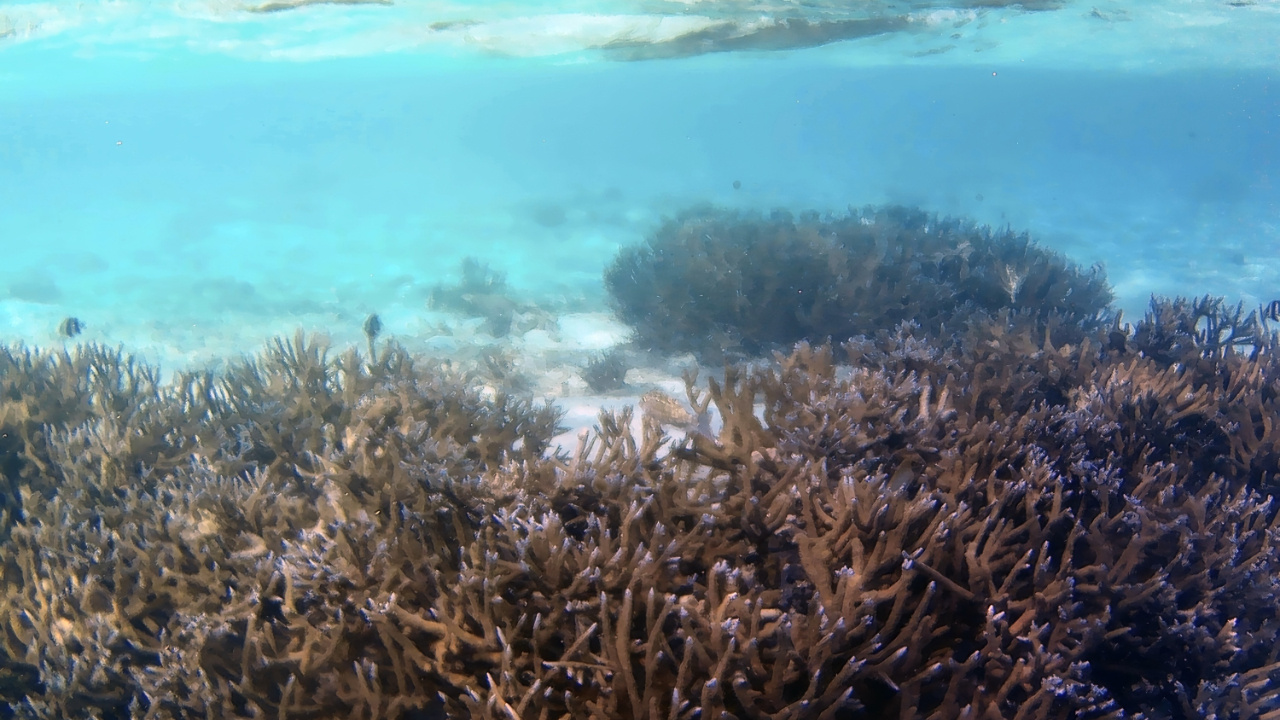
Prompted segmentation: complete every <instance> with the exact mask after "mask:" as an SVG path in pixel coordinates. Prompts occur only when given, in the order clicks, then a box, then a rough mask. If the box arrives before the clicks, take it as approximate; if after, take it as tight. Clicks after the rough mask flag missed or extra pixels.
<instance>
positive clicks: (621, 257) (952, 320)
mask: <svg viewBox="0 0 1280 720" xmlns="http://www.w3.org/2000/svg"><path fill="white" fill-rule="evenodd" d="M605 286H606V288H607V289H608V291H609V294H610V297H611V299H612V301H613V306H614V309H615V311H616V312H617V314H618V316H619V317H620V318H621V319H622V320H623V321H624V322H626V323H627V324H629V325H631V326H632V327H633V328H635V332H636V338H635V341H636V343H637V344H638V345H640V346H642V347H647V348H649V349H652V350H656V351H659V352H664V353H682V352H693V353H695V354H697V355H698V356H699V357H700V359H702V360H703V361H706V362H711V363H718V362H719V361H720V360H721V359H722V358H724V357H726V356H727V357H729V358H731V359H732V358H737V357H741V356H743V355H745V356H758V355H760V354H762V353H765V352H767V351H769V350H772V349H778V348H785V347H788V346H790V345H791V344H792V343H795V342H799V341H801V340H809V341H817V340H821V339H824V338H830V339H834V340H835V341H837V342H840V341H843V340H846V339H848V338H850V337H853V336H855V335H861V334H867V333H874V332H876V331H877V330H881V329H888V328H892V327H894V326H895V325H897V324H898V323H900V322H904V321H908V320H910V321H913V322H916V323H918V324H920V325H921V326H923V327H924V328H925V329H927V330H928V331H930V332H933V333H938V332H941V331H942V329H943V326H944V325H946V326H948V327H958V326H960V325H962V324H963V323H964V322H965V320H966V318H967V317H968V316H969V315H971V314H973V313H978V312H991V311H995V310H999V309H1002V308H1010V309H1014V310H1030V311H1033V312H1035V313H1036V314H1038V315H1042V316H1045V315H1048V314H1049V313H1050V312H1055V313H1059V314H1063V315H1066V316H1067V317H1069V318H1071V319H1073V320H1077V321H1085V320H1088V319H1092V318H1095V317H1096V316H1099V315H1100V314H1101V313H1104V312H1105V311H1106V309H1107V306H1108V304H1109V303H1110V302H1111V291H1110V289H1109V287H1108V286H1107V284H1106V280H1105V278H1104V276H1103V273H1102V271H1101V269H1100V268H1097V267H1095V268H1092V269H1091V270H1088V271H1081V270H1080V269H1079V268H1077V267H1075V266H1074V265H1072V264H1070V263H1068V262H1067V261H1066V260H1065V259H1064V258H1062V257H1061V256H1058V255H1056V254H1054V253H1052V252H1050V251H1048V250H1045V249H1043V248H1040V247H1038V246H1037V245H1035V244H1034V243H1032V242H1031V241H1030V239H1029V238H1028V237H1027V236H1026V235H1025V234H1023V235H1020V234H1015V233H1013V232H1010V231H998V232H997V231H992V230H990V229H987V228H981V227H977V226H974V225H972V224H969V223H966V222H964V221H961V220H954V219H940V218H937V217H934V216H931V215H929V214H927V213H924V212H922V211H919V210H912V209H908V208H902V207H888V208H878V209H871V208H868V209H865V210H862V211H858V212H852V211H851V212H850V213H849V214H848V215H846V216H842V217H820V216H818V215H817V214H815V213H809V214H804V215H801V216H800V217H798V218H797V217H794V216H792V215H791V214H789V213H786V212H775V213H773V214H772V215H771V216H769V217H760V216H756V215H751V214H746V213H737V212H729V211H721V210H715V209H711V208H698V209H694V210H690V211H686V212H685V213H683V214H681V215H680V216H678V217H676V218H675V219H673V220H670V221H668V222H666V223H665V224H664V225H662V226H661V227H660V228H659V229H658V230H657V231H656V232H655V233H654V234H653V235H652V236H651V237H650V238H649V239H648V241H647V242H646V243H645V244H644V245H641V246H639V247H631V248H624V249H623V250H622V251H621V252H620V253H619V254H618V256H617V257H616V258H615V259H614V261H613V263H612V265H611V266H610V267H609V269H608V270H607V271H606V273H605Z"/></svg>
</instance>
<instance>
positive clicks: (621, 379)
mask: <svg viewBox="0 0 1280 720" xmlns="http://www.w3.org/2000/svg"><path fill="white" fill-rule="evenodd" d="M628 369H629V363H628V362H627V354H626V352H624V351H623V350H621V349H618V348H613V349H611V350H609V351H608V352H604V353H600V354H599V355H596V356H594V357H592V358H591V359H590V360H588V361H587V364H586V366H585V367H583V368H582V379H583V381H585V382H586V383H587V387H588V388H590V389H591V392H594V393H608V392H615V391H617V390H621V389H623V388H625V387H626V386H627V370H628Z"/></svg>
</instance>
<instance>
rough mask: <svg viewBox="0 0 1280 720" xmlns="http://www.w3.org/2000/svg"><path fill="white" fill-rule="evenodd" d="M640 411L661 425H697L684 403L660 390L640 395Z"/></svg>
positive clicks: (695, 419)
mask: <svg viewBox="0 0 1280 720" xmlns="http://www.w3.org/2000/svg"><path fill="white" fill-rule="evenodd" d="M640 410H641V412H643V413H644V414H645V415H646V416H648V417H651V418H653V419H654V420H657V421H658V422H659V423H661V424H663V425H676V426H678V427H690V426H693V425H696V424H697V418H695V417H694V416H693V413H692V412H690V411H689V409H688V408H687V407H685V405H684V403H682V402H680V401H679V400H677V399H675V398H673V397H671V396H670V395H668V394H666V393H664V392H662V391H661V390H650V391H649V392H647V393H645V394H644V395H641V396H640Z"/></svg>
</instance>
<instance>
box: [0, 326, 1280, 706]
mask: <svg viewBox="0 0 1280 720" xmlns="http://www.w3.org/2000/svg"><path fill="white" fill-rule="evenodd" d="M1180 307H1183V306H1172V307H1171V306H1166V305H1160V304H1157V305H1156V306H1155V307H1154V308H1153V312H1152V313H1151V314H1149V315H1148V317H1147V318H1145V319H1144V320H1143V321H1141V322H1139V323H1138V327H1137V328H1133V329H1131V330H1129V329H1125V328H1123V327H1122V326H1120V325H1119V324H1117V325H1116V326H1114V327H1110V328H1104V329H1102V330H1099V331H1097V332H1094V331H1093V330H1087V329H1085V328H1084V327H1083V326H1081V325H1080V324H1078V323H1072V322H1069V321H1065V320H1061V319H1060V320H1054V319H1053V318H1049V319H1045V318H1041V317H1032V316H1030V315H1026V314H1018V313H1011V312H1010V313H1004V314H1001V315H997V316H995V317H991V318H987V319H985V320H978V319H974V320H973V321H972V322H971V323H970V324H969V326H968V327H967V329H965V330H964V332H960V333H957V334H956V335H954V336H952V337H948V338H938V337H936V336H931V335H929V334H927V333H924V332H921V331H920V330H919V329H913V328H912V327H911V326H900V327H899V328H898V329H897V330H895V331H892V332H889V331H886V332H883V333H880V334H878V335H875V336H871V337H868V338H862V339H859V340H857V341H855V342H852V343H849V344H847V345H845V346H844V347H843V348H842V349H840V350H839V351H836V350H833V349H831V348H813V347H809V346H807V345H802V346H799V347H797V348H796V349H795V350H793V351H792V352H790V353H788V354H786V355H779V356H778V357H777V358H776V359H775V362H774V363H773V364H772V365H771V366H762V367H757V368H754V369H747V368H736V367H731V368H729V369H728V370H727V371H726V373H725V375H724V376H723V378H721V379H719V380H708V381H707V383H706V384H705V385H703V384H701V383H699V382H698V381H697V379H696V378H695V377H694V376H693V375H690V376H689V377H688V378H687V384H688V395H689V399H690V401H691V404H692V405H693V406H694V407H695V408H698V409H702V408H706V407H708V406H712V407H714V408H715V410H716V412H717V414H718V416H719V418H721V420H722V429H721V430H720V431H719V432H718V433H717V434H716V435H715V436H714V437H713V436H711V435H710V434H709V433H708V432H707V431H706V430H705V428H704V430H703V431H702V432H695V433H692V434H691V435H690V436H689V438H688V439H686V440H684V441H682V442H681V443H679V444H677V445H675V446H674V447H672V446H671V443H670V440H668V439H667V438H666V437H665V436H664V435H663V434H662V429H661V426H660V424H659V423H657V422H654V421H651V420H650V421H646V422H645V423H644V425H643V427H644V432H643V434H642V435H641V436H640V437H633V436H632V435H631V434H630V432H629V431H628V430H627V428H629V427H630V426H631V423H630V416H629V415H628V414H627V413H623V414H621V415H610V414H605V415H602V416H601V418H600V424H599V426H598V428H597V430H596V432H595V433H593V434H590V435H588V436H585V437H584V438H583V440H582V446H581V447H580V448H579V449H578V452H577V453H575V454H574V455H573V456H572V457H560V456H547V455H546V454H545V453H544V449H545V443H546V440H547V438H549V437H550V434H551V433H552V432H553V430H554V424H555V419H556V415H555V413H554V411H552V410H550V409H546V408H544V409H541V410H539V409H538V408H536V407H532V406H530V405H528V404H526V403H523V402H516V401H510V400H509V401H498V402H486V401H484V400H483V399H482V398H481V396H479V394H478V393H476V392H475V391H473V390H470V389H468V388H467V387H466V386H465V385H461V384H458V383H456V382H455V381H454V380H451V379H450V378H449V377H448V376H446V375H443V374H441V371H439V370H433V369H429V368H418V367H416V366H415V365H414V363H413V362H412V361H411V359H410V358H408V357H407V356H406V355H405V354H404V352H403V351H402V350H400V349H397V348H395V347H391V348H388V350H387V352H386V353H384V354H381V356H380V357H379V362H378V364H376V365H373V366H370V365H368V364H366V363H364V362H362V361H361V359H360V358H359V357H358V356H356V355H355V354H354V353H346V354H343V355H340V356H339V357H338V358H337V359H330V358H329V356H328V353H327V351H326V348H325V346H324V345H323V344H321V343H317V342H314V341H312V340H308V339H307V338H303V337H298V338H296V339H295V340H294V341H292V342H280V343H277V344H274V345H272V346H271V348H269V350H268V351H267V352H266V353H264V355H263V356H261V357H259V358H258V359H256V360H254V361H252V362H249V363H245V364H243V365H240V366H237V368H235V369H233V370H232V371H231V372H229V373H228V374H226V375H225V376H221V377H217V378H214V377H205V378H201V377H193V378H185V379H183V380H181V381H180V382H179V383H177V384H176V385H175V386H172V387H171V386H165V387H162V388H159V389H156V390H154V391H153V390H152V389H151V386H150V385H146V384H143V385H141V386H140V387H142V388H144V389H145V392H139V393H137V394H136V395H128V394H123V395H121V397H138V398H142V399H145V402H143V401H141V400H139V401H136V402H134V403H133V404H129V403H125V404H124V405H122V406H121V407H122V409H123V411H122V412H121V413H119V414H115V413H112V414H106V413H95V412H93V411H92V410H91V408H85V407H78V406H73V409H74V408H77V407H78V409H75V412H70V411H67V415H66V417H67V418H70V420H71V421H62V422H58V421H56V420H51V421H49V422H48V424H47V425H45V426H43V427H44V429H43V430H41V431H40V432H41V433H42V434H41V435H40V436H39V439H40V441H39V442H34V441H33V442H31V443H29V444H22V445H16V444H15V445H13V446H11V448H12V449H11V452H12V453H14V455H13V456H12V457H15V458H17V459H16V460H12V461H11V466H12V467H17V468H27V470H25V474H20V475H17V476H14V477H11V478H10V480H9V481H10V482H11V483H12V484H13V486H15V487H16V488H17V491H18V492H19V493H20V494H21V502H20V507H21V508H22V512H21V514H20V515H17V514H15V515H13V516H12V517H11V519H10V525H9V528H10V529H9V537H8V539H7V540H6V541H5V544H4V545H3V546H0V548H2V550H0V561H2V562H3V569H4V573H5V578H6V583H5V585H4V587H3V594H2V595H0V622H3V633H0V699H3V701H4V702H5V703H6V704H7V707H8V709H9V712H10V713H13V714H21V715H22V716H24V717H102V718H124V717H139V718H144V717H145V718H233V717H294V718H320V717H347V718H363V719H368V720H372V719H375V718H377V719H382V718H403V719H405V720H408V719H409V718H419V717H456V718H464V717H465V718H508V719H510V718H520V719H522V720H523V719H524V718H529V719H533V718H562V717H564V718H599V719H601V720H605V719H609V720H612V719H615V718H623V719H626V718H676V719H690V718H695V717H697V718H710V717H737V718H797V719H803V718H902V717H921V718H937V719H943V718H948V719H949V718H1036V719H1041V718H1044V719H1050V718H1063V719H1066V718H1136V717H1147V718H1191V717H1209V716H1216V717H1233V718H1242V719H1243V718H1259V719H1263V720H1271V719H1273V718H1275V717H1277V716H1278V715H1280V649H1278V648H1280V644H1278V643H1277V642H1276V640H1277V634H1278V633H1280V622H1277V620H1276V618H1277V617H1280V579H1278V577H1280V556H1278V552H1280V548H1278V544H1280V520H1277V511H1276V508H1275V506H1274V504H1273V503H1272V501H1271V500H1270V499H1269V498H1266V497H1265V494H1267V493H1271V492H1272V491H1273V487H1274V485H1273V483H1274V478H1275V477H1276V475H1275V472H1276V467H1275V466H1276V462H1277V454H1276V453H1275V451H1274V447H1275V444H1274V443H1275V440H1274V438H1272V433H1273V432H1274V430H1273V429H1272V428H1273V426H1274V422H1273V418H1274V417H1276V415H1277V408H1276V405H1275V403H1276V402H1277V397H1280V393H1277V392H1276V388H1277V382H1280V372H1278V371H1277V368H1276V366H1275V365H1274V361H1273V360H1272V359H1271V358H1272V357H1274V352H1272V350H1273V347H1274V344H1273V343H1274V340H1272V339H1269V338H1270V337H1271V336H1269V335H1267V334H1266V333H1265V332H1252V334H1248V333H1245V332H1241V333H1240V334H1239V335H1238V337H1239V338H1244V337H1245V336H1246V335H1248V337H1249V340H1248V341H1247V342H1246V341H1244V340H1240V341H1239V342H1235V341H1231V342H1224V341H1222V340H1221V338H1223V337H1228V338H1229V337H1230V335H1229V331H1227V330H1223V331H1222V332H1219V333H1218V334H1217V337H1218V338H1219V340H1216V341H1215V340H1213V338H1212V337H1210V334H1207V333H1206V332H1205V328H1206V327H1207V325H1208V324H1207V323H1203V322H1201V321H1197V322H1191V323H1190V324H1188V323H1187V322H1184V321H1183V320H1184V319H1185V318H1183V319H1178V317H1174V316H1179V313H1183V312H1184V310H1182V309H1179V308H1180ZM1211 312H1216V313H1218V314H1216V315H1215V316H1214V317H1215V318H1216V321H1217V322H1218V327H1219V328H1220V329H1221V328H1227V327H1229V326H1231V325H1232V323H1236V324H1237V325H1241V326H1242V327H1243V326H1244V325H1247V318H1246V317H1237V318H1235V319H1234V320H1233V319H1232V318H1233V317H1234V316H1232V315H1230V313H1227V312H1226V311H1225V310H1222V309H1221V308H1220V309H1219V310H1216V311H1215V310H1211ZM1179 317H1180V316H1179ZM1255 322H1256V319H1255ZM1197 327H1198V328H1199V329H1197ZM1161 328H1163V329H1161ZM1116 333H1119V334H1120V335H1121V337H1119V338H1117V337H1116V336H1115V335H1116ZM1250 343H1252V344H1250ZM26 357H30V358H32V361H31V362H28V363H27V364H26V365H20V366H19V367H25V368H28V370H27V371H28V372H31V373H32V376H31V377H28V378H23V377H22V376H20V375H18V374H14V373H13V372H12V371H11V373H10V374H9V375H7V376H6V381H9V382H10V387H11V388H13V389H14V392H15V393H16V394H17V396H18V397H22V396H23V394H24V393H28V394H30V393H32V392H33V391H32V390H31V389H32V388H37V389H38V388H47V387H48V386H49V382H50V381H49V378H50V377H57V376H58V375H57V373H58V372H61V371H58V370H56V363H41V362H39V360H40V358H42V357H44V356H41V355H39V354H36V353H33V354H28V355H27V356H26ZM61 362H72V363H74V362H78V360H77V356H75V355H68V356H67V360H65V361H61ZM70 366H71V365H68V367H70ZM39 368H44V370H39ZM41 373H43V374H41ZM126 375H127V373H126V374H124V375H121V374H117V376H116V377H125V376H126ZM138 376H139V377H147V375H146V374H145V372H142V373H140V374H139V375H138ZM125 386H126V385H122V384H121V382H117V383H115V384H114V385H111V387H116V388H119V387H125ZM40 392H48V391H47V390H40ZM71 396H72V397H75V396H74V394H71ZM9 397H10V398H12V397H14V396H13V395H10V396H9ZM10 402H13V403H16V402H18V401H16V400H12V399H11V400H10ZM34 404H35V405H38V404H39V403H34ZM25 406H26V405H23V407H25ZM148 418H158V419H159V420H156V421H155V422H164V423H169V425H168V426H166V427H167V428H168V429H166V430H163V431H162V430H161V429H160V428H159V427H158V426H154V425H152V424H150V423H151V422H152V421H151V420H149V419H148ZM196 418H198V419H199V421H198V422H197V420H195V419H196ZM184 423H185V424H184ZM10 427H19V426H18V425H11V426H10ZM28 432H30V431H28ZM31 437H33V438H34V436H31ZM51 478H56V480H57V481H56V482H54V481H53V480H51ZM18 506H19V503H18V502H17V501H16V500H14V501H13V502H11V504H10V507H18Z"/></svg>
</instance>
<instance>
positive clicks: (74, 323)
mask: <svg viewBox="0 0 1280 720" xmlns="http://www.w3.org/2000/svg"><path fill="white" fill-rule="evenodd" d="M83 330H84V323H83V322H81V321H80V318H77V317H69V318H67V319H65V320H63V321H62V322H61V323H58V334H59V335H61V336H62V337H65V338H73V337H75V336H77V335H79V334H80V333H81V331H83Z"/></svg>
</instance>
